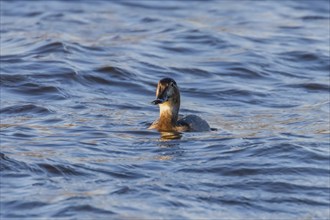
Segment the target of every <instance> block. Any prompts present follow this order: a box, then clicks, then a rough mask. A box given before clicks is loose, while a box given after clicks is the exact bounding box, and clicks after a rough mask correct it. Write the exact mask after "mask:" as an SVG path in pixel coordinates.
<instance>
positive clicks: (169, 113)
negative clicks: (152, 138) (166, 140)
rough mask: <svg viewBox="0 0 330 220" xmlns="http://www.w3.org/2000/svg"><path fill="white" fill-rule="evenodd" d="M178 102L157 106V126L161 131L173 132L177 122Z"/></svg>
mask: <svg viewBox="0 0 330 220" xmlns="http://www.w3.org/2000/svg"><path fill="white" fill-rule="evenodd" d="M179 109H180V102H178V103H171V102H166V103H164V104H161V105H159V125H160V127H161V129H162V130H173V128H174V127H175V126H176V123H177V121H178V115H179Z"/></svg>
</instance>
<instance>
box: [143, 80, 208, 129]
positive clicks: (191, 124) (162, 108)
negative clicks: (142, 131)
mask: <svg viewBox="0 0 330 220" xmlns="http://www.w3.org/2000/svg"><path fill="white" fill-rule="evenodd" d="M151 103H152V104H154V105H158V106H159V118H158V119H157V120H155V121H154V122H153V123H152V124H151V125H150V127H149V129H156V130H158V131H160V132H190V131H192V132H202V131H210V130H211V128H210V126H209V124H208V123H207V122H206V121H205V120H204V119H202V118H200V117H199V116H197V115H187V116H185V117H180V116H179V110H180V90H179V87H178V85H177V83H176V82H175V80H174V79H172V78H163V79H161V80H159V82H158V85H157V89H156V99H155V100H154V101H152V102H151Z"/></svg>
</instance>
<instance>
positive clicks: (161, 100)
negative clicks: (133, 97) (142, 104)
mask: <svg viewBox="0 0 330 220" xmlns="http://www.w3.org/2000/svg"><path fill="white" fill-rule="evenodd" d="M164 102H165V101H164V100H163V99H159V98H158V99H156V100H154V101H152V102H151V104H153V105H158V104H162V103H164Z"/></svg>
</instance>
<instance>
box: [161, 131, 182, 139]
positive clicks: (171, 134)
mask: <svg viewBox="0 0 330 220" xmlns="http://www.w3.org/2000/svg"><path fill="white" fill-rule="evenodd" d="M160 135H161V137H160V140H162V141H167V140H176V139H181V137H182V133H180V132H175V131H173V132H172V131H171V132H169V131H167V132H164V131H163V132H160Z"/></svg>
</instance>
